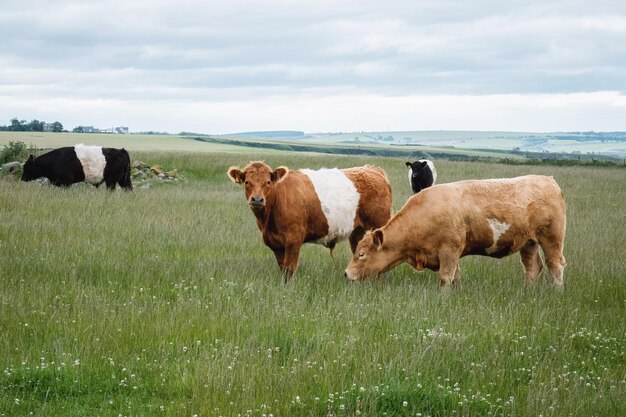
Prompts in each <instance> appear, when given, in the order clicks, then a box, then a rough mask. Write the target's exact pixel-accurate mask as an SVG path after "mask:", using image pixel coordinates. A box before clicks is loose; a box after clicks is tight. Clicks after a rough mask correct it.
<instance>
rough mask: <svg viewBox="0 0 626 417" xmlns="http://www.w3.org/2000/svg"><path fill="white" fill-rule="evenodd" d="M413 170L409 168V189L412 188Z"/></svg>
mask: <svg viewBox="0 0 626 417" xmlns="http://www.w3.org/2000/svg"><path fill="white" fill-rule="evenodd" d="M412 178H413V168H411V167H409V187H413V180H412Z"/></svg>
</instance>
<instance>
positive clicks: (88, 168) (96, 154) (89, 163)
mask: <svg viewBox="0 0 626 417" xmlns="http://www.w3.org/2000/svg"><path fill="white" fill-rule="evenodd" d="M74 151H75V152H76V156H77V157H78V160H79V161H80V163H81V165H82V166H83V172H84V173H85V182H88V183H89V184H100V183H101V182H102V181H103V179H104V167H105V166H106V164H107V161H106V159H105V158H104V154H103V153H102V147H101V146H87V145H83V144H82V143H81V144H79V145H76V146H74Z"/></svg>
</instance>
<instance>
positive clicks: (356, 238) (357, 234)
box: [348, 226, 365, 253]
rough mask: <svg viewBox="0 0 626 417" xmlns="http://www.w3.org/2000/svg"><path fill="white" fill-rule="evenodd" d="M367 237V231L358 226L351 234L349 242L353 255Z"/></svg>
mask: <svg viewBox="0 0 626 417" xmlns="http://www.w3.org/2000/svg"><path fill="white" fill-rule="evenodd" d="M364 235H365V229H364V228H362V227H361V226H357V227H356V228H355V229H354V230H353V231H352V233H350V237H349V238H348V240H349V241H350V250H351V251H352V253H354V251H355V250H356V246H357V245H358V244H359V242H360V241H361V239H363V236H364Z"/></svg>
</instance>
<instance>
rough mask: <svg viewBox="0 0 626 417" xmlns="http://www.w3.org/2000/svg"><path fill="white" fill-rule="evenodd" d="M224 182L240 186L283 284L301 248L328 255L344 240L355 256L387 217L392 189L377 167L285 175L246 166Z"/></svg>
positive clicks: (230, 172)
mask: <svg viewBox="0 0 626 417" xmlns="http://www.w3.org/2000/svg"><path fill="white" fill-rule="evenodd" d="M228 177H229V178H230V179H231V180H232V181H233V182H235V183H237V184H244V191H245V194H246V200H247V201H248V205H249V206H250V208H251V209H252V212H253V213H254V216H255V217H256V221H257V226H258V227H259V230H260V231H261V235H262V236H263V242H265V244H266V245H267V246H269V247H270V249H272V251H273V252H274V255H275V256H276V260H277V261H278V266H279V267H280V270H281V272H282V273H283V277H284V282H285V283H286V282H287V281H288V280H289V278H291V276H292V275H293V274H294V272H295V271H296V268H297V266H298V256H299V254H300V248H301V247H302V244H304V243H306V242H312V243H318V244H322V245H324V246H326V247H328V248H330V249H331V254H332V249H333V248H334V246H335V244H336V243H337V242H338V241H339V240H342V239H345V238H348V239H349V241H350V248H351V249H352V251H353V252H354V249H355V248H356V245H357V243H358V242H359V240H361V238H362V237H363V235H364V234H365V232H366V231H367V230H371V229H375V228H377V227H381V226H383V225H384V224H385V223H387V221H388V220H389V218H390V217H391V186H390V185H389V181H388V179H387V175H386V174H385V171H383V170H382V169H381V168H378V167H373V166H363V167H356V168H348V169H336V168H335V169H322V170H319V171H312V170H308V169H302V170H299V171H290V170H289V169H288V168H287V167H282V166H281V167H278V168H276V169H275V170H272V168H270V167H269V166H268V165H267V164H265V163H263V162H251V163H250V164H249V165H248V166H246V167H245V168H244V169H243V170H241V169H239V168H237V167H231V168H229V169H228Z"/></svg>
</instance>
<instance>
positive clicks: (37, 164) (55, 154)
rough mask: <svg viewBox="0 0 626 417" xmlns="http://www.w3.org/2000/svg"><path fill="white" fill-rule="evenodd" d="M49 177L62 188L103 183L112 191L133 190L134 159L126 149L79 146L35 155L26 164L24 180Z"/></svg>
mask: <svg viewBox="0 0 626 417" xmlns="http://www.w3.org/2000/svg"><path fill="white" fill-rule="evenodd" d="M40 177H46V178H48V179H49V180H50V182H51V183H52V184H54V185H56V186H59V187H69V186H70V185H72V184H74V183H77V182H83V181H84V182H87V183H89V184H92V185H95V186H96V187H98V186H99V185H100V184H102V183H103V182H104V183H106V186H107V188H108V189H109V190H114V189H115V186H116V184H119V185H120V187H122V188H123V189H125V190H132V189H133V185H132V183H131V180H130V157H129V156H128V152H127V151H126V150H125V149H116V148H103V147H101V146H88V145H83V144H80V145H76V146H68V147H64V148H59V149H55V150H52V151H50V152H48V153H45V154H43V155H41V156H39V157H37V158H35V157H34V156H33V155H31V156H30V158H28V160H27V161H26V163H25V164H24V173H23V174H22V181H32V180H34V179H37V178H40Z"/></svg>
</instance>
